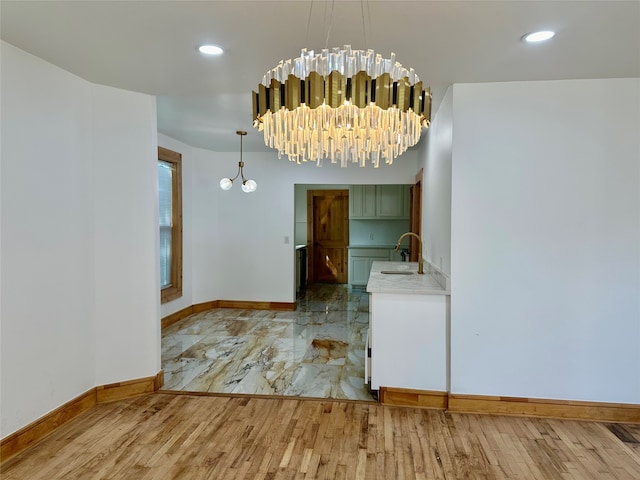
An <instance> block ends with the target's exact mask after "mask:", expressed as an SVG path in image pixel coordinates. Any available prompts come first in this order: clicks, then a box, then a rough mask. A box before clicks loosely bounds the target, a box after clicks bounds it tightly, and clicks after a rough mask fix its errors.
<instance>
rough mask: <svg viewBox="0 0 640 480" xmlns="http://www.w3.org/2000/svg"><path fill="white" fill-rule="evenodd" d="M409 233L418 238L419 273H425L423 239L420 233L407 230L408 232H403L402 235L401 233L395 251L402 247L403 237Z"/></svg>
mask: <svg viewBox="0 0 640 480" xmlns="http://www.w3.org/2000/svg"><path fill="white" fill-rule="evenodd" d="M408 235H412V236H414V237H416V238H417V239H418V246H419V250H418V273H419V274H420V275H423V274H424V258H422V239H421V238H420V235H418V234H416V233H413V232H407V233H403V234H402V235H400V238H399V239H398V243H396V248H394V249H393V251H394V252H397V251H398V249H399V248H400V242H402V239H403V238H404V237H406V236H408Z"/></svg>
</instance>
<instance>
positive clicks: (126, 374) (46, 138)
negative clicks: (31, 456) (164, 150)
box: [0, 43, 160, 437]
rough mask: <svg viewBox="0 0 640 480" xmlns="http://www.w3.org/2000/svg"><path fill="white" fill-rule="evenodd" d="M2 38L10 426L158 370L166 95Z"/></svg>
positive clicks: (4, 357)
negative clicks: (159, 137)
mask: <svg viewBox="0 0 640 480" xmlns="http://www.w3.org/2000/svg"><path fill="white" fill-rule="evenodd" d="M1 48H2V50H1V55H0V57H1V69H2V84H1V89H2V105H1V116H2V118H1V127H2V128H1V142H2V143H1V158H2V163H1V170H0V172H1V188H0V191H1V201H0V205H1V216H0V218H1V221H2V228H1V232H2V239H1V241H2V251H1V252H0V255H1V257H2V263H1V272H0V278H1V282H0V285H1V289H2V291H1V297H2V305H1V306H0V332H1V345H0V346H1V369H2V372H1V378H0V384H1V387H2V389H1V390H2V398H1V411H0V413H1V421H0V436H1V437H5V436H7V435H9V434H10V433H12V432H14V431H16V430H17V429H19V428H21V427H23V426H25V425H27V424H28V423H30V422H32V421H34V420H36V419H37V418H39V417H41V416H43V415H44V414H46V413H47V412H49V411H51V410H53V409H55V408H57V407H59V406H60V405H61V404H63V403H65V402H67V401H69V400H71V399H73V398H75V397H76V396H78V395H80V394H82V393H84V392H86V391H87V390H89V389H90V388H92V387H94V386H95V385H99V384H105V383H109V382H112V381H122V380H128V379H131V378H137V377H144V376H151V375H155V374H156V373H157V371H158V370H159V369H160V354H159V345H160V339H159V331H160V330H159V321H158V318H159V309H158V306H157V305H158V303H159V300H158V295H159V285H158V267H157V263H158V262H157V256H158V246H157V242H158V235H157V194H156V193H155V192H156V190H157V187H156V185H155V183H156V180H155V179H156V175H152V176H150V173H155V168H156V167H155V162H156V155H155V141H156V138H155V99H154V98H153V97H149V96H145V95H140V94H135V93H131V92H124V91H122V90H117V89H112V88H107V87H101V86H97V85H92V84H90V83H88V82H86V81H84V80H81V79H79V78H77V77H75V76H73V75H71V74H69V73H67V72H65V71H63V70H61V69H59V68H57V67H55V66H53V65H50V64H48V63H46V62H44V61H42V60H40V59H38V58H36V57H33V56H31V55H29V54H27V53H25V52H23V51H21V50H19V49H17V48H14V47H13V46H11V45H8V44H6V43H1ZM116 267H117V268H116Z"/></svg>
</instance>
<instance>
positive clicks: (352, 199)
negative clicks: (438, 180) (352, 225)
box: [349, 185, 409, 220]
mask: <svg viewBox="0 0 640 480" xmlns="http://www.w3.org/2000/svg"><path fill="white" fill-rule="evenodd" d="M349 218H350V219H354V220H365V219H366V220H393V219H406V218H409V185H351V186H350V187H349Z"/></svg>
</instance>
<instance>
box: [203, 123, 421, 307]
mask: <svg viewBox="0 0 640 480" xmlns="http://www.w3.org/2000/svg"><path fill="white" fill-rule="evenodd" d="M251 134H256V135H257V133H255V132H252V133H251ZM194 158H195V162H194V185H195V184H196V183H197V184H198V185H197V186H194V192H195V194H197V195H198V197H197V198H196V197H194V198H193V228H194V230H193V238H194V242H200V243H201V245H200V246H196V245H195V243H194V248H193V275H194V279H193V285H194V287H193V288H194V293H193V297H194V298H193V300H194V303H199V302H206V301H210V300H216V299H224V300H246V301H271V302H293V301H295V293H294V280H295V275H294V274H295V272H294V248H295V236H294V230H295V228H294V224H295V198H294V186H295V185H296V184H326V185H333V184H336V185H348V184H394V183H411V182H412V181H413V178H414V176H415V172H416V165H417V153H416V152H407V153H406V154H405V155H403V156H402V157H400V158H398V159H397V160H396V161H395V163H394V166H393V168H390V167H389V166H385V165H381V166H380V168H378V169H374V168H372V167H370V166H367V167H366V168H360V167H358V166H349V167H348V168H340V166H339V165H332V164H330V163H325V165H324V166H322V167H320V168H318V167H316V166H315V164H312V163H308V164H302V165H296V164H295V163H291V162H289V161H288V160H286V159H285V158H282V159H278V158H277V155H276V154H275V153H267V154H264V153H251V152H249V153H247V152H244V153H243V160H244V162H245V167H244V170H245V176H247V178H252V179H254V180H255V181H256V182H257V183H258V189H257V190H256V191H255V192H254V193H251V194H246V193H244V192H242V190H241V189H240V187H239V185H234V186H233V187H232V188H231V190H228V191H223V190H221V189H220V188H219V186H218V182H219V180H220V178H221V177H222V176H228V175H235V172H236V171H237V168H238V160H239V152H236V153H233V152H232V153H220V152H210V151H206V150H197V149H194ZM196 179H197V180H196ZM216 206H217V208H218V212H217V217H216V213H215V208H216ZM216 218H217V221H216ZM285 237H288V238H289V243H288V244H285ZM215 278H217V279H219V280H218V282H219V283H218V284H217V285H216V284H215V280H214V279H215Z"/></svg>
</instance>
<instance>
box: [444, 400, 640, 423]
mask: <svg viewBox="0 0 640 480" xmlns="http://www.w3.org/2000/svg"><path fill="white" fill-rule="evenodd" d="M448 410H449V412H455V413H481V414H482V413H487V414H494V415H516V416H526V417H546V418H566V419H572V420H591V421H603V422H627V423H640V405H637V404H628V403H602V402H583V401H573V400H547V399H539V398H520V397H499V396H486V395H460V394H449V406H448Z"/></svg>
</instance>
